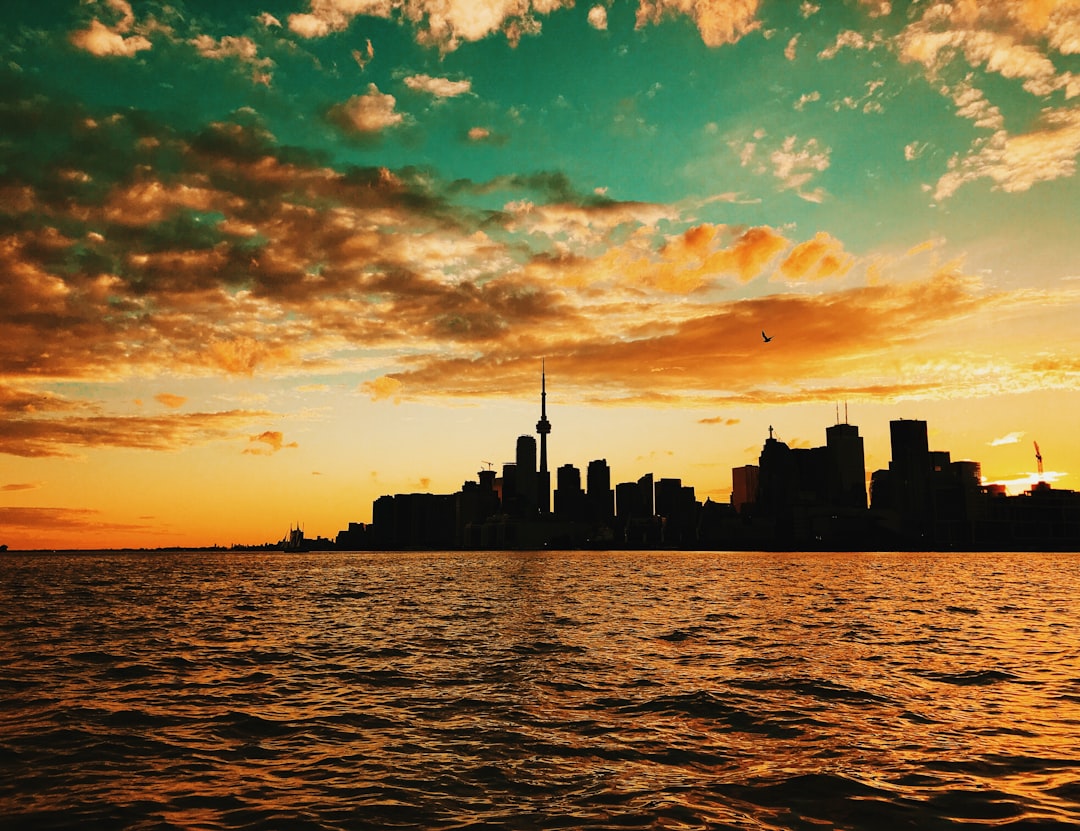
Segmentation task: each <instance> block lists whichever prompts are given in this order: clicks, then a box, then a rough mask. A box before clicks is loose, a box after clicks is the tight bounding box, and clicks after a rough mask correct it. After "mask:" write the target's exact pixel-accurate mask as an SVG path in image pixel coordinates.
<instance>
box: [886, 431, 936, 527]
mask: <svg viewBox="0 0 1080 831" xmlns="http://www.w3.org/2000/svg"><path fill="white" fill-rule="evenodd" d="M889 438H890V440H891V443H892V461H891V462H889V473H890V476H891V489H892V498H893V500H894V501H893V505H892V507H893V509H894V510H896V511H897V513H898V515H899V518H900V526H901V527H902V528H904V529H905V530H906V531H908V532H909V533H910V534H912V535H914V536H916V537H920V538H925V537H927V536H928V535H930V534H931V532H932V530H933V506H932V501H931V492H930V477H931V474H932V465H931V458H930V443H929V440H928V439H927V433H926V422H925V421H921V420H908V419H899V420H897V421H890V422H889Z"/></svg>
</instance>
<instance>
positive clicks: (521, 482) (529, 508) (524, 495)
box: [516, 436, 538, 517]
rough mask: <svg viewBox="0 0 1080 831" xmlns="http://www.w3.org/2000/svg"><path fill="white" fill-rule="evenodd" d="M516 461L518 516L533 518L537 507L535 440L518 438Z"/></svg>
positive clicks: (523, 437) (530, 437) (528, 437)
mask: <svg viewBox="0 0 1080 831" xmlns="http://www.w3.org/2000/svg"><path fill="white" fill-rule="evenodd" d="M516 461H517V483H516V484H517V496H518V498H519V500H520V503H519V506H518V515H519V516H523V517H534V516H536V510H537V506H538V500H537V498H536V497H537V476H536V439H534V438H533V437H532V436H518V440H517V456H516Z"/></svg>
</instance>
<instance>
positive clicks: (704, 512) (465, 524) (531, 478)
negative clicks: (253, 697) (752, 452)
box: [336, 368, 1080, 550]
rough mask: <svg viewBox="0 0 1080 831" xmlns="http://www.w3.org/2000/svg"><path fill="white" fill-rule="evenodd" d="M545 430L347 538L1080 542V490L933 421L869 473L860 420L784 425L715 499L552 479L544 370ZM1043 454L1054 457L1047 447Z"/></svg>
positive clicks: (660, 486) (672, 481) (797, 545)
mask: <svg viewBox="0 0 1080 831" xmlns="http://www.w3.org/2000/svg"><path fill="white" fill-rule="evenodd" d="M540 385H541V386H540V389H541V392H540V412H541V417H540V420H539V421H538V422H537V423H536V432H537V434H538V435H539V436H540V447H541V455H540V461H539V467H538V462H537V457H536V440H535V439H534V438H533V436H531V435H521V436H519V437H518V439H517V445H516V455H515V461H514V462H508V463H506V464H504V465H503V467H502V475H501V476H497V475H496V474H495V472H494V471H492V470H490V469H488V470H481V471H479V472H478V474H477V477H478V478H477V480H476V481H472V480H469V481H466V482H465V483H464V484H463V485H462V488H461V490H459V491H457V492H456V493H452V494H441V495H440V494H431V493H399V494H385V495H383V496H381V497H379V498H378V499H377V500H375V503H374V505H373V507H372V523H371V525H370V526H366V527H365V526H364V525H363V524H361V523H352V524H350V527H349V529H347V530H345V531H343V532H341V533H340V534H339V535H338V538H337V541H336V542H337V545H338V546H340V547H344V548H373V549H398V548H422V549H441V548H466V549H506V548H584V547H594V548H622V547H631V548H765V549H798V550H803V549H867V550H874V549H890V550H891V549H905V550H906V549H915V550H953V549H961V550H967V549H986V548H1004V549H1010V548H1019V549H1048V550H1080V494H1078V493H1076V492H1074V491H1068V490H1059V489H1054V488H1052V487H1051V486H1050V485H1049V484H1048V483H1046V482H1040V483H1038V484H1036V485H1035V486H1034V487H1033V488H1032V489H1031V490H1030V491H1028V492H1027V493H1025V494H1023V495H1021V496H1013V497H1010V496H1007V495H1006V493H1005V490H1004V488H1003V487H1001V486H1000V485H984V484H983V483H982V479H981V475H980V466H979V463H978V462H977V461H969V460H958V461H954V460H952V458H951V454H950V453H949V451H947V450H934V451H932V450H930V446H929V438H928V431H927V423H926V421H923V420H917V419H896V420H893V421H891V422H890V423H889V432H890V443H891V448H892V458H891V460H890V462H889V466H888V468H885V469H880V470H876V471H874V472H873V473H872V475H871V476H870V477H869V479H870V492H869V500H868V494H867V487H866V482H867V478H868V477H867V471H866V465H865V455H864V448H863V438H862V436H860V434H859V428H858V427H857V426H856V425H853V424H850V423H848V421H847V407H846V406H845V408H844V410H845V420H844V421H843V422H841V421H840V415H839V408H837V421H836V423H835V424H833V425H830V426H828V427H826V428H825V435H826V443H825V444H824V445H823V446H820V447H812V448H792V447H789V446H788V445H787V444H786V443H784V442H783V441H780V440H779V439H778V438H776V437H775V435H774V429H773V427H772V425H770V426H769V428H768V438H767V439H765V442H764V445H763V447H762V449H761V452H760V454H759V456H758V460H757V464H756V465H755V464H749V465H743V466H739V467H733V468H732V469H731V474H732V488H731V499H730V501H729V502H728V503H726V504H725V503H716V502H713V501H712V500H711V499H706V500H705V501H704V502H701V501H698V499H697V498H696V495H695V492H694V487H693V486H692V485H688V484H684V483H683V482H682V480H681V479H680V478H671V477H667V478H661V479H659V480H654V477H653V474H652V473H651V472H650V473H645V474H643V475H642V476H641V477H640V478H639V479H637V480H636V481H630V482H621V483H618V484H617V485H615V487H614V488H612V487H611V484H610V483H611V471H610V469H609V467H608V465H607V460H606V459H602V458H601V459H593V460H591V461H590V462H589V463H588V476H587V480H586V482H587V487H586V488H584V489H583V488H582V484H581V482H582V479H581V470H580V468H578V467H576V466H575V465H573V464H571V463H566V464H564V465H562V466H560V467H559V468H558V476H557V480H556V481H557V487H556V490H555V494H554V509H553V510H551V509H550V508H549V506H550V505H551V494H550V493H549V491H548V479H547V476H546V473H547V470H546V467H547V437H548V435H549V434H550V432H551V423H550V422H549V420H548V418H547V374H546V369H545V368H542V369H541V380H540ZM1040 462H1041V459H1040Z"/></svg>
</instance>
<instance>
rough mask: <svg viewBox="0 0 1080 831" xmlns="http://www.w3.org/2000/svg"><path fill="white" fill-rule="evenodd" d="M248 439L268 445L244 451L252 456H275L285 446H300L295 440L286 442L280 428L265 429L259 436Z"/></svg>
mask: <svg viewBox="0 0 1080 831" xmlns="http://www.w3.org/2000/svg"><path fill="white" fill-rule="evenodd" d="M248 441H251V442H258V443H260V444H265V445H266V447H258V446H255V447H248V448H247V449H245V450H244V453H245V454H248V455H251V456H273V455H274V454H275V453H277V452H278V451H279V450H282V449H284V448H287V447H299V446H300V445H298V444H297V443H296V442H294V441H291V442H289V443H288V444H285V437H284V435H283V434H282V433H281V432H280V431H279V430H264V431H263V432H262V433H259V434H258V435H257V436H249V437H248Z"/></svg>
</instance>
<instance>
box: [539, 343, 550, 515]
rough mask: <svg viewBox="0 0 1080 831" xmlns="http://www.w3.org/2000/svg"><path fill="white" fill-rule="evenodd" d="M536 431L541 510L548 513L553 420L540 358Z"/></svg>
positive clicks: (544, 372)
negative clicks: (549, 437) (548, 444)
mask: <svg viewBox="0 0 1080 831" xmlns="http://www.w3.org/2000/svg"><path fill="white" fill-rule="evenodd" d="M536 432H537V434H538V435H539V436H540V473H539V477H540V478H539V483H538V485H539V497H540V499H539V501H540V505H539V507H540V512H541V513H542V514H546V513H548V512H549V509H550V504H551V503H550V494H551V474H550V473H548V458H547V437H548V433H550V432H551V422H550V421H548V417H547V361H546V360H544V359H543V358H541V359H540V420H539V421H538V422H536Z"/></svg>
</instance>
